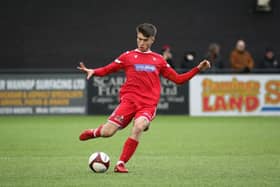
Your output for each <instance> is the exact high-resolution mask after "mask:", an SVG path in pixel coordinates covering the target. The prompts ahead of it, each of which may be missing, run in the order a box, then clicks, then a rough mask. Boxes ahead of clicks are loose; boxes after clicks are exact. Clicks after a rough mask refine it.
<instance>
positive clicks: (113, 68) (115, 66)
mask: <svg viewBox="0 0 280 187" xmlns="http://www.w3.org/2000/svg"><path fill="white" fill-rule="evenodd" d="M127 53H128V52H126V53H123V54H121V55H120V56H119V57H118V58H116V59H115V60H114V61H113V62H111V63H110V64H108V65H106V66H103V67H101V68H96V69H94V75H95V76H105V75H108V74H110V73H114V72H117V71H119V70H121V69H123V68H124V64H125V62H126V56H127Z"/></svg>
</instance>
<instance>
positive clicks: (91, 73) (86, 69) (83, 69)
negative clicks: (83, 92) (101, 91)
mask: <svg viewBox="0 0 280 187" xmlns="http://www.w3.org/2000/svg"><path fill="white" fill-rule="evenodd" d="M77 69H79V70H82V71H83V72H85V73H87V80H89V79H90V77H92V75H93V74H94V70H93V69H88V68H87V67H86V66H85V65H84V63H83V62H80V66H78V67H77Z"/></svg>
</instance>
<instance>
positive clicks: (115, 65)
mask: <svg viewBox="0 0 280 187" xmlns="http://www.w3.org/2000/svg"><path fill="white" fill-rule="evenodd" d="M136 32H137V49H134V50H131V51H127V52H125V53H123V54H121V55H120V56H119V57H118V58H116V59H115V60H114V61H113V62H112V63H110V64H109V65H106V66H104V67H101V68H96V69H89V68H87V67H86V66H85V65H84V64H83V63H80V66H79V67H77V68H78V69H80V70H82V71H83V72H85V73H87V79H90V78H91V77H92V76H106V75H108V74H110V73H113V72H117V71H119V70H124V72H125V74H126V81H125V83H124V84H123V85H122V87H121V90H120V104H119V106H118V107H117V108H116V109H115V110H114V112H113V113H112V114H111V116H110V117H109V118H108V121H107V122H106V123H105V124H101V125H100V126H99V127H98V128H95V129H87V130H85V131H83V132H82V133H81V134H80V137H79V138H80V140H81V141H84V140H88V139H93V138H98V137H111V136H113V135H114V134H115V133H116V132H117V131H118V130H119V129H123V128H125V127H126V126H127V125H128V124H129V123H130V122H131V121H132V119H134V124H133V128H132V132H131V135H130V136H129V137H128V138H127V140H126V142H125V143H124V146H123V150H122V153H121V155H120V158H119V161H118V162H117V164H116V166H115V168H114V171H115V172H119V173H127V172H128V169H127V168H126V167H125V163H127V162H128V161H129V159H130V158H131V157H132V155H133V154H134V152H135V150H136V148H137V145H138V143H139V139H140V136H141V134H142V132H143V131H146V130H148V128H149V125H150V122H151V121H152V120H153V119H154V118H155V115H156V108H157V104H158V102H159V99H160V91H161V85H160V75H162V76H163V77H165V78H167V79H169V80H171V81H173V82H175V83H177V84H183V83H185V82H186V81H188V80H190V79H191V78H192V77H193V76H195V75H196V74H197V73H199V72H200V71H202V70H205V69H207V68H210V63H209V61H207V60H203V61H201V62H200V63H199V64H198V65H197V66H196V67H194V68H193V69H191V70H190V71H189V72H187V73H183V74H177V73H176V71H175V70H173V69H172V68H171V67H170V66H169V64H168V63H167V62H166V61H165V60H164V59H163V57H162V56H161V55H159V54H157V53H155V52H152V51H151V46H152V44H153V43H154V41H155V36H156V33H157V29H156V27H155V26H154V25H152V24H149V23H143V24H140V25H138V26H137V27H136Z"/></svg>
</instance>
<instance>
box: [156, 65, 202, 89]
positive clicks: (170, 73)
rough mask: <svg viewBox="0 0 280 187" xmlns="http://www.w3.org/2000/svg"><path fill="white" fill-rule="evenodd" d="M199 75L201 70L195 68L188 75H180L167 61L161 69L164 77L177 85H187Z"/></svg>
mask: <svg viewBox="0 0 280 187" xmlns="http://www.w3.org/2000/svg"><path fill="white" fill-rule="evenodd" d="M197 73H199V69H198V68H197V67H194V68H193V69H191V70H190V71H188V72H186V73H182V74H178V73H177V72H176V71H175V70H174V69H173V68H171V67H170V65H169V64H168V63H167V62H166V61H164V62H163V67H162V68H161V74H162V76H163V77H165V78H167V79H169V80H171V81H173V82H175V83H176V84H183V83H185V82H186V81H188V80H190V79H191V78H193V77H194V76H195V75H196V74H197Z"/></svg>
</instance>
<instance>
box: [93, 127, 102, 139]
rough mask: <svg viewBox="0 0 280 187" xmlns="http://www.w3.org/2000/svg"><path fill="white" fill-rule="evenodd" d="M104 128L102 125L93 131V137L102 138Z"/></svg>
mask: <svg viewBox="0 0 280 187" xmlns="http://www.w3.org/2000/svg"><path fill="white" fill-rule="evenodd" d="M102 128H103V125H100V126H99V127H98V128H96V129H94V130H93V137H94V138H97V137H100V136H101V130H102Z"/></svg>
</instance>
